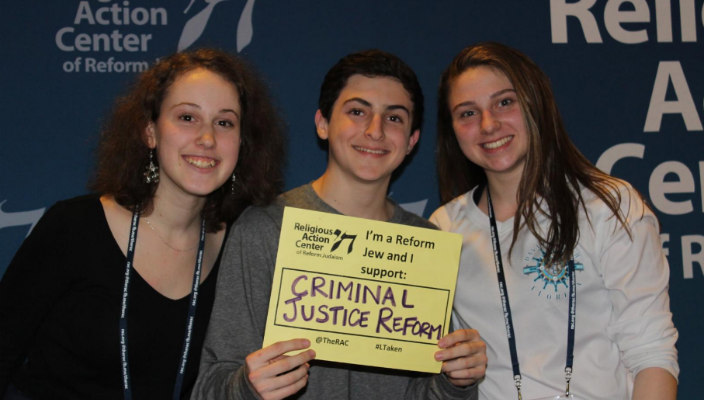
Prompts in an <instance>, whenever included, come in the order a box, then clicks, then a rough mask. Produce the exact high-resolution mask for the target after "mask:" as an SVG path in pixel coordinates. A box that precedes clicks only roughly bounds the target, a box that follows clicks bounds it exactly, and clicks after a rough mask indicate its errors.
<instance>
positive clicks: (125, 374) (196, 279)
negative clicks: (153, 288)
mask: <svg viewBox="0 0 704 400" xmlns="http://www.w3.org/2000/svg"><path fill="white" fill-rule="evenodd" d="M138 226H139V211H135V212H133V213H132V224H131V227H130V238H129V241H128V242H127V262H126V263H125V284H124V286H123V288H122V309H121V312H120V358H121V361H122V388H123V393H124V398H125V400H131V399H132V386H131V382H130V368H129V362H128V354H127V299H128V297H129V287H130V273H131V271H132V264H133V262H134V246H135V244H136V242H137V229H138ZM204 250H205V220H202V221H201V224H200V242H199V243H198V254H197V256H196V266H195V271H194V272H193V288H192V290H191V294H190V297H189V298H190V305H189V308H188V321H187V323H186V334H185V337H184V340H183V350H182V351H181V361H180V363H179V367H178V372H177V373H176V383H175V384H174V392H173V399H174V400H177V399H179V398H180V395H181V387H182V386H183V377H184V375H185V372H186V362H187V361H188V350H189V349H190V347H191V337H192V336H193V322H194V320H195V318H196V304H197V302H198V286H199V284H200V274H201V270H202V266H203V253H204Z"/></svg>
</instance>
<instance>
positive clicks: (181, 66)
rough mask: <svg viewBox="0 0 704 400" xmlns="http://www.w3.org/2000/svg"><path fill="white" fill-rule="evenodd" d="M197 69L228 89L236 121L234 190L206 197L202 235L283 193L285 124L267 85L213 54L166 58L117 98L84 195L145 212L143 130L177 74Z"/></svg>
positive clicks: (148, 187)
mask: <svg viewBox="0 0 704 400" xmlns="http://www.w3.org/2000/svg"><path fill="white" fill-rule="evenodd" d="M196 68H204V69H207V70H209V71H212V72H214V73H216V74H218V75H220V76H221V77H223V78H224V79H225V80H227V81H229V82H231V83H232V84H233V85H234V86H235V88H236V90H237V93H238V95H239V101H240V106H241V108H242V117H241V120H240V123H241V127H240V135H241V140H242V144H241V146H240V151H239V157H238V161H237V166H236V167H235V174H236V176H237V180H236V183H235V184H234V194H233V193H232V192H233V184H232V183H231V182H229V181H228V182H225V183H224V184H223V185H222V186H221V187H220V188H218V189H217V190H215V191H214V192H213V193H211V194H209V195H208V196H207V200H206V204H205V207H204V208H203V217H204V218H205V220H206V224H207V226H208V230H209V231H216V230H218V229H220V228H221V227H222V224H223V223H229V222H232V221H234V219H235V218H236V217H237V216H238V215H239V214H240V213H241V212H242V210H244V208H246V207H247V206H248V205H250V204H258V205H263V204H267V203H269V202H270V201H271V200H273V199H274V197H275V196H276V195H277V194H278V193H279V192H280V191H281V188H282V187H283V172H282V167H283V163H284V134H283V132H284V125H283V123H282V121H281V119H280V118H279V115H278V112H276V110H275V108H274V106H273V104H272V102H271V100H270V98H269V94H268V90H267V89H266V86H265V85H264V84H263V82H262V81H261V79H260V78H259V77H258V75H257V74H256V72H255V71H254V69H253V68H252V67H250V66H249V65H248V64H247V63H246V62H245V61H244V60H242V59H241V58H239V57H236V56H234V55H231V54H229V53H227V52H224V51H221V50H216V49H198V50H194V51H188V52H180V53H175V54H172V55H170V56H168V57H165V58H162V59H160V60H158V61H157V62H156V63H155V64H154V65H153V66H152V67H151V68H149V69H148V70H147V71H145V72H143V73H142V74H141V75H140V76H139V78H138V79H137V81H136V83H135V84H134V85H133V87H132V88H131V90H130V91H129V92H128V93H127V94H126V95H125V96H123V97H121V98H119V99H118V100H117V101H116V103H115V106H114V108H113V111H112V115H111V117H110V118H109V120H108V122H107V124H106V125H105V126H104V128H103V130H102V134H101V139H100V143H99V145H98V150H97V157H98V160H97V168H96V172H95V177H94V179H93V181H92V183H91V184H90V186H89V187H90V188H91V189H92V190H94V191H96V192H98V193H100V194H109V195H112V196H114V197H115V200H116V201H117V202H118V203H119V204H121V205H122V206H124V207H126V208H128V209H130V210H134V209H135V208H140V209H142V210H145V212H149V211H150V209H151V206H152V199H153V197H154V193H155V191H156V187H157V185H155V184H148V183H145V182H144V176H143V174H144V170H145V168H146V166H147V164H148V157H149V151H150V150H149V148H148V146H147V141H146V136H145V128H146V127H147V125H148V124H149V123H150V122H156V120H157V119H158V118H159V112H160V109H161V105H162V102H163V100H164V97H165V96H166V93H167V91H168V89H169V88H170V87H171V85H172V84H173V83H174V81H175V80H176V79H177V78H178V77H180V76H181V75H183V74H185V73H187V72H189V71H191V70H194V69H196Z"/></svg>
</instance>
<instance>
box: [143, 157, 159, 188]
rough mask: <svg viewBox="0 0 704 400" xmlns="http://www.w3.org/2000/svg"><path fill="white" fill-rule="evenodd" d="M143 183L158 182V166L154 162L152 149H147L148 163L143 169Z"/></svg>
mask: <svg viewBox="0 0 704 400" xmlns="http://www.w3.org/2000/svg"><path fill="white" fill-rule="evenodd" d="M144 182H145V183H159V166H158V165H156V164H154V149H151V150H150V151H149V164H148V165H147V167H146V168H145V169H144Z"/></svg>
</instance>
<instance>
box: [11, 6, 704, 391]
mask: <svg viewBox="0 0 704 400" xmlns="http://www.w3.org/2000/svg"><path fill="white" fill-rule="evenodd" d="M703 18H704V4H703V1H702V0H655V1H653V0H648V1H646V0H630V1H629V0H609V1H603V0H599V1H597V0H579V1H575V0H570V1H567V0H550V1H545V0H544V1H509V0H493V1H468V0H465V1H460V0H454V1H441V2H438V1H431V0H426V1H421V0H406V1H386V2H383V1H378V0H356V1H353V2H352V1H344V0H340V1H327V2H323V1H305V0H298V1H272V0H228V1H224V0H178V1H176V0H172V1H166V0H163V1H146V0H118V1H112V0H84V1H78V0H62V1H37V0H33V1H32V0H25V1H19V0H5V1H3V2H2V4H1V5H0V53H1V54H2V62H0V77H2V78H1V79H0V109H1V110H2V112H3V118H2V120H1V121H2V123H1V124H0V134H1V135H2V145H0V155H1V157H0V243H1V245H0V274H2V273H3V272H4V269H5V268H6V266H7V264H8V263H9V261H10V259H11V257H12V255H13V254H14V252H15V251H16V249H17V248H18V246H19V245H20V243H21V242H22V240H23V239H24V237H25V236H26V235H27V233H28V232H29V230H30V229H31V227H32V226H33V224H34V223H36V221H37V219H38V218H39V217H40V216H41V214H42V213H43V212H44V210H45V209H46V208H47V207H48V206H50V205H51V204H53V203H54V202H55V201H57V200H59V199H63V198H67V197H71V196H75V195H78V194H81V193H84V192H85V190H86V189H85V186H86V182H87V181H88V179H89V177H90V174H91V171H92V166H93V164H94V158H93V150H94V148H95V144H96V142H97V137H98V131H99V126H100V124H101V122H102V120H103V118H104V117H105V114H106V112H107V111H108V110H109V109H110V107H111V104H112V101H113V100H114V98H115V97H116V96H117V95H118V94H120V93H123V92H124V90H125V87H126V85H127V84H128V83H129V82H131V81H132V80H133V79H134V77H135V74H136V73H138V72H139V71H141V70H143V69H145V68H146V67H147V66H148V65H149V64H150V63H151V62H153V61H154V60H155V59H156V58H158V57H160V56H163V55H166V54H168V53H171V52H174V51H176V50H178V49H183V48H192V47H196V46H217V47H220V48H224V49H227V50H231V51H233V52H240V53H241V54H243V55H244V56H245V57H246V58H248V59H249V60H250V61H251V62H252V63H253V64H254V65H255V66H256V67H257V68H258V69H259V70H260V71H261V72H262V74H263V75H264V76H265V78H266V79H267V81H268V83H269V84H270V87H271V90H272V93H273V94H274V96H275V98H276V102H277V103H278V105H279V106H280V108H281V112H282V113H283V115H284V117H285V118H286V120H287V122H288V127H289V165H288V168H287V172H286V186H287V188H291V187H295V186H298V185H300V184H302V183H305V182H307V181H309V180H311V179H313V178H315V177H317V176H318V175H319V174H320V173H321V172H322V170H323V168H324V165H325V152H324V151H323V150H321V149H320V148H319V147H318V146H317V142H316V137H315V135H314V130H313V115H314V112H315V110H316V104H317V93H318V89H319V85H320V82H321V81H322V78H323V76H324V74H325V72H326V71H327V69H328V68H329V67H330V66H332V64H334V63H335V62H336V61H337V60H338V59H339V58H340V57H341V56H343V55H345V54H347V53H349V52H352V51H356V50H361V49H365V48H372V47H376V48H381V49H384V50H388V51H391V52H393V53H396V54H398V55H399V56H401V57H402V58H403V59H404V60H406V61H407V62H408V63H409V64H410V65H411V66H412V67H413V68H414V69H415V70H416V72H417V73H418V76H419V78H420V81H421V84H422V85H423V88H424V89H425V92H426V97H427V101H426V107H427V110H428V112H427V119H426V123H425V126H424V130H423V133H422V135H421V142H420V146H419V149H418V152H417V153H416V155H415V159H414V160H413V162H412V163H411V164H410V165H409V166H408V167H407V168H406V169H405V171H404V173H403V175H402V176H401V177H400V178H399V179H398V180H396V181H395V182H394V184H393V185H392V189H391V191H392V197H394V198H395V199H396V200H397V201H399V202H401V203H413V204H412V206H411V207H412V208H413V209H414V210H415V211H416V212H418V213H420V214H423V215H424V216H426V217H427V216H428V215H429V214H430V213H431V212H432V211H433V210H434V209H435V208H436V207H437V206H438V205H439V200H438V195H437V186H436V178H435V169H434V168H435V167H434V159H433V145H434V141H435V133H434V125H435V115H434V114H435V110H436V108H435V102H436V93H435V92H436V88H437V84H438V79H439V75H440V73H441V71H442V70H443V69H444V67H445V66H446V65H447V64H448V63H449V61H450V60H451V59H452V57H453V56H454V55H455V54H456V53H457V52H458V51H459V50H460V49H461V48H463V47H465V46H466V45H468V44H471V43H473V42H476V41H482V40H496V41H501V42H504V43H507V44H509V45H511V46H514V47H517V48H519V49H521V50H522V51H524V52H525V53H527V54H528V55H529V56H530V57H532V58H533V59H534V60H535V61H536V62H537V63H538V64H539V65H540V66H541V67H542V68H543V69H544V70H545V71H546V72H547V74H548V75H549V76H550V77H551V80H552V83H553V86H554V89H555V93H556V96H557V100H558V103H559V106H560V109H561V111H562V114H563V117H564V119H565V121H566V124H567V127H568V130H569V132H570V134H571V136H572V138H573V140H574V141H575V142H576V144H577V146H578V147H579V148H580V149H581V150H582V151H583V152H584V153H585V154H586V156H587V157H588V158H589V159H591V160H592V161H593V162H595V163H597V164H598V166H599V167H600V168H602V169H604V170H605V171H607V172H610V173H612V174H613V175H616V176H618V177H621V178H624V179H626V180H628V181H630V182H631V183H633V184H634V185H635V186H636V187H637V188H638V189H639V190H640V191H641V192H642V193H643V194H644V195H645V197H646V198H647V199H648V200H649V201H650V203H651V205H652V206H653V208H654V210H655V212H656V213H657V215H658V217H659V218H660V221H661V224H662V241H663V248H664V249H665V251H666V254H667V255H668V259H669V262H670V269H671V278H670V284H671V285H670V296H671V302H672V310H673V313H674V321H675V324H676V325H677V328H678V329H679V331H680V339H679V342H678V348H679V350H680V366H681V369H682V373H681V375H680V397H681V398H695V396H697V395H699V394H700V393H702V392H704V379H702V378H703V377H704V376H703V375H704V374H702V371H701V367H702V362H701V360H702V359H704V345H702V341H701V339H702V334H701V332H703V331H704V318H702V316H703V312H702V309H704V290H701V289H702V285H703V284H704V224H703V222H704V214H703V213H704V193H703V187H704V158H703V157H702V149H704V147H703V146H702V145H703V144H704V128H703V127H702V120H703V118H704V107H703V104H704V102H703V99H704V79H702V76H704V58H703V57H702V55H703V53H702V49H703V46H702V42H704V23H703ZM697 360H699V361H697Z"/></svg>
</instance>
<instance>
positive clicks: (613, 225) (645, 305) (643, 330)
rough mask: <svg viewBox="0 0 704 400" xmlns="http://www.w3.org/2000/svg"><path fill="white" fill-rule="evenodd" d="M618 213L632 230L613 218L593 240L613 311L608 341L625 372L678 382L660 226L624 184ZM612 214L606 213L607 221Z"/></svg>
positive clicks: (674, 340)
mask: <svg viewBox="0 0 704 400" xmlns="http://www.w3.org/2000/svg"><path fill="white" fill-rule="evenodd" d="M621 197H622V201H621V204H622V206H621V211H622V212H623V215H624V216H625V217H626V223H627V226H628V228H629V229H630V236H629V233H628V231H626V230H625V229H623V227H622V226H621V224H620V222H619V221H618V220H617V219H616V218H614V217H613V216H611V217H610V218H606V216H595V217H596V218H598V219H601V221H605V222H603V227H602V228H603V229H599V231H598V232H597V235H599V236H601V238H600V239H598V240H597V243H598V245H599V246H600V248H599V249H597V250H598V252H597V254H601V260H600V262H599V264H600V265H601V266H602V274H603V277H604V284H605V286H606V288H607V290H608V294H609V299H610V301H611V304H612V307H613V314H612V315H613V317H612V319H611V321H610V322H609V326H608V328H607V335H608V336H609V337H610V338H611V340H613V341H614V342H615V343H617V344H618V347H619V349H620V350H621V352H622V358H623V362H624V364H625V365H626V367H627V368H628V369H629V370H630V371H631V372H632V373H633V375H634V376H635V375H637V374H638V372H640V371H641V370H643V369H645V368H649V367H659V368H663V369H665V370H667V371H668V372H669V373H670V374H672V376H674V377H675V378H677V376H678V374H679V366H678V364H677V350H676V348H675V342H676V341H677V330H676V329H675V326H674V325H673V323H672V313H671V312H670V297H669V294H668V287H669V276H670V269H669V266H668V263H667V259H666V258H665V255H664V253H663V251H662V244H661V242H660V237H659V234H658V232H659V226H658V221H657V219H656V217H655V215H654V214H653V212H652V211H651V210H650V209H649V208H647V207H646V206H645V203H644V202H643V201H642V200H641V198H640V196H638V195H637V193H636V192H635V191H634V190H633V189H631V187H630V186H628V185H627V184H626V186H625V187H624V188H622V189H621ZM609 213H610V211H608V210H607V211H605V215H608V214H609Z"/></svg>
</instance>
